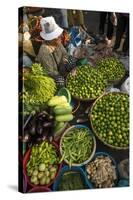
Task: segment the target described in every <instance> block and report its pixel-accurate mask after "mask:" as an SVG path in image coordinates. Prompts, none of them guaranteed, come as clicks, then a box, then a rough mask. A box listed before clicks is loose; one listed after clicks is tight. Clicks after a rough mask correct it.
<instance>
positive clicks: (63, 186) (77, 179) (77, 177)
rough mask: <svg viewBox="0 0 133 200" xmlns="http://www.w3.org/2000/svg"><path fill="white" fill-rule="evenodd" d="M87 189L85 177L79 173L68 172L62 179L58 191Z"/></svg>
mask: <svg viewBox="0 0 133 200" xmlns="http://www.w3.org/2000/svg"><path fill="white" fill-rule="evenodd" d="M81 189H86V186H85V183H84V181H83V177H82V176H81V174H80V173H79V172H76V171H68V172H65V173H64V174H63V176H62V177H61V180H60V183H59V186H58V191H65V190H81Z"/></svg>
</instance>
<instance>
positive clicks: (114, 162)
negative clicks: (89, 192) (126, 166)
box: [85, 152, 118, 188]
mask: <svg viewBox="0 0 133 200" xmlns="http://www.w3.org/2000/svg"><path fill="white" fill-rule="evenodd" d="M98 156H106V157H109V158H110V159H111V160H112V164H113V165H114V166H115V171H116V177H117V179H116V180H115V181H114V186H113V187H116V186H117V182H118V170H117V164H116V161H115V160H114V158H113V157H112V156H111V155H109V154H108V153H106V152H96V153H95V155H94V157H93V159H92V160H91V161H90V162H92V161H94V160H95V159H96V158H97V157H98ZM90 162H89V163H90ZM89 163H88V164H89ZM87 166H88V165H86V166H85V174H86V177H88V172H87V170H86V168H87ZM88 180H89V181H90V182H91V180H90V179H88ZM91 183H92V182H91ZM92 185H93V187H94V188H96V187H95V185H94V183H92Z"/></svg>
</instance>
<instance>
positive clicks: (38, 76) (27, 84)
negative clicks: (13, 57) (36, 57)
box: [22, 63, 56, 114]
mask: <svg viewBox="0 0 133 200" xmlns="http://www.w3.org/2000/svg"><path fill="white" fill-rule="evenodd" d="M55 92H56V84H55V82H54V80H53V79H52V78H51V77H49V76H47V75H46V73H45V72H44V71H43V68H42V67H41V65H40V64H37V63H35V64H33V66H32V71H31V72H29V73H28V74H26V76H25V77H24V91H23V96H22V100H23V104H24V114H31V113H34V112H35V111H36V110H39V108H40V107H41V106H45V105H46V103H47V101H48V100H49V99H50V98H51V97H53V96H54V94H55Z"/></svg>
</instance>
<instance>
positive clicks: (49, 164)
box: [26, 141, 59, 185]
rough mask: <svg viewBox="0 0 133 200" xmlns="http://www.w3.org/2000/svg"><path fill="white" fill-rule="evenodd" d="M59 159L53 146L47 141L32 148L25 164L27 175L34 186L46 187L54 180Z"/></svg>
mask: <svg viewBox="0 0 133 200" xmlns="http://www.w3.org/2000/svg"><path fill="white" fill-rule="evenodd" d="M58 164H59V157H58V155H57V153H56V148H55V146H54V145H52V144H49V143H48V142H47V141H44V142H42V143H41V144H40V145H36V146H33V147H32V149H31V154H30V159H29V161H28V163H27V166H26V170H27V175H28V176H29V177H30V182H31V183H32V184H34V185H48V184H50V182H51V181H52V180H53V179H54V178H55V176H56V174H57V170H58Z"/></svg>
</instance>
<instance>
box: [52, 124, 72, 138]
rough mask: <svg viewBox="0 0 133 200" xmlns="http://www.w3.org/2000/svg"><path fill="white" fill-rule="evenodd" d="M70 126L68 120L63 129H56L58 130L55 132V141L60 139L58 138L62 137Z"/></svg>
mask: <svg viewBox="0 0 133 200" xmlns="http://www.w3.org/2000/svg"><path fill="white" fill-rule="evenodd" d="M68 126H69V124H68V122H66V123H65V124H64V126H63V127H62V128H61V129H59V130H58V131H56V132H55V133H54V140H55V141H58V140H59V139H60V137H61V135H62V133H63V132H64V131H65V129H66V128H67V127H68Z"/></svg>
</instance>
